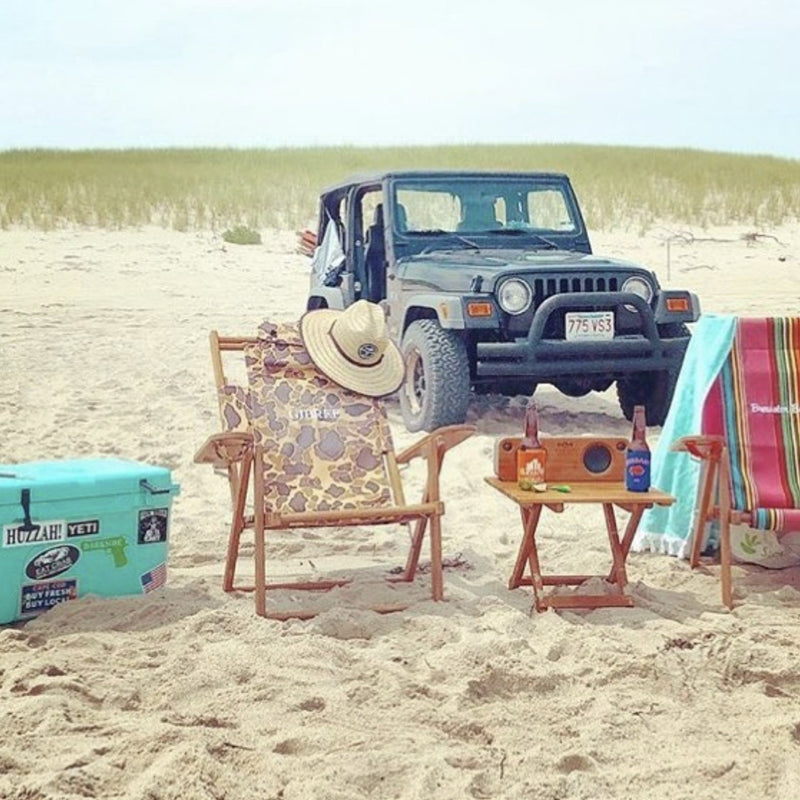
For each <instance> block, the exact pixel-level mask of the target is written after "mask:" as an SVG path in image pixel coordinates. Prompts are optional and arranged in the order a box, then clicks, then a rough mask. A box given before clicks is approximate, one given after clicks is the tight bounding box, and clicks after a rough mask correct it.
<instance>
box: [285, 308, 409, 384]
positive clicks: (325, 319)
mask: <svg viewBox="0 0 800 800" xmlns="http://www.w3.org/2000/svg"><path fill="white" fill-rule="evenodd" d="M342 313H343V312H342V311H339V310H338V309H334V308H319V309H315V310H314V311H308V312H306V313H305V314H303V316H302V317H301V318H300V337H301V338H302V340H303V344H304V345H305V348H306V350H307V351H308V355H309V357H310V358H311V360H312V361H313V362H314V365H315V366H316V367H317V368H318V369H319V370H320V371H321V372H323V373H325V375H327V376H328V377H329V378H330V379H331V380H332V381H334V382H335V383H338V384H339V386H344V388H345V389H349V390H350V391H351V392H356V393H358V394H363V395H366V396H367V397H386V396H387V395H390V394H394V393H395V392H396V391H397V390H398V389H399V388H400V386H401V385H402V383H403V378H404V377H405V364H404V363H403V356H402V355H401V353H400V350H399V349H398V348H397V346H396V345H395V344H394V342H391V341H390V342H388V343H387V346H386V349H385V350H384V351H383V358H381V360H380V361H379V362H378V363H377V364H375V365H373V366H371V367H366V366H361V365H359V364H353V363H352V362H350V361H348V360H347V359H345V358H344V356H343V355H342V354H341V353H340V352H339V350H338V349H337V347H336V345H335V343H334V341H333V339H332V338H331V336H330V329H331V325H332V324H333V323H334V322H335V321H336V319H337V318H338V317H340V316H341V315H342Z"/></svg>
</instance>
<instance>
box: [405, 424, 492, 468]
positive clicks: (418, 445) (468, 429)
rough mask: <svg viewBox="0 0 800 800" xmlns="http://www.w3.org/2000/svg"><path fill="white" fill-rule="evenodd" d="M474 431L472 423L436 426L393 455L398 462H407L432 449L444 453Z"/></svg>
mask: <svg viewBox="0 0 800 800" xmlns="http://www.w3.org/2000/svg"><path fill="white" fill-rule="evenodd" d="M475 431H476V428H475V426H474V425H446V426H445V427H443V428H437V429H436V430H435V431H432V432H431V433H429V434H428V435H427V436H424V437H423V438H422V439H420V440H419V441H418V442H414V444H412V445H410V446H409V447H407V448H406V449H405V450H403V451H402V452H401V453H398V454H397V455H396V456H395V460H396V461H397V463H398V464H407V463H408V462H409V461H411V460H412V459H414V458H418V457H420V456H422V457H424V458H427V457H428V455H429V454H430V453H431V452H432V451H433V452H435V451H436V450H438V451H439V453H440V454H441V455H444V453H446V452H447V451H448V450H449V449H450V448H451V447H455V446H456V445H457V444H461V442H463V441H465V440H466V439H469V437H470V436H472V435H473V434H474V433H475Z"/></svg>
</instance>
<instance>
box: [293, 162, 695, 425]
mask: <svg viewBox="0 0 800 800" xmlns="http://www.w3.org/2000/svg"><path fill="white" fill-rule="evenodd" d="M310 239H311V242H312V243H314V244H316V243H318V247H316V249H315V250H314V251H313V260H312V272H311V290H310V296H309V299H308V308H309V309H313V308H324V307H329V308H345V307H346V306H348V305H350V304H351V303H353V302H354V301H355V300H358V299H359V298H366V299H368V300H371V301H374V302H376V303H381V304H382V305H384V307H385V310H386V313H387V321H388V325H389V330H390V331H391V334H392V336H393V338H394V339H395V340H396V341H397V343H398V344H399V345H400V348H401V350H402V352H403V354H404V356H405V360H406V381H405V384H404V385H403V386H402V387H401V389H400V393H399V394H400V405H401V409H402V413H403V419H404V421H405V423H406V425H407V427H408V428H409V430H412V431H417V430H432V429H434V428H436V427H438V426H440V425H447V424H452V423H459V422H463V421H464V417H465V415H466V410H467V404H468V401H469V393H470V389H472V390H473V391H475V392H479V393H480V392H500V393H504V394H527V395H530V394H533V392H534V391H535V389H536V385H537V384H538V383H551V384H553V385H554V386H555V387H556V388H557V389H559V390H560V391H561V392H563V393H564V394H567V395H570V396H571V397H579V396H581V395H584V394H587V393H588V392H590V391H604V390H605V389H607V388H608V387H609V386H610V385H611V384H612V383H613V382H615V381H616V384H617V395H618V397H619V404H620V406H621V408H622V411H623V413H624V414H625V417H626V418H628V419H631V416H632V413H633V407H634V405H637V404H644V405H645V406H646V408H647V421H648V423H649V424H651V425H661V424H663V422H664V418H665V417H666V414H667V410H668V409H669V404H670V401H671V399H672V392H673V389H674V386H675V381H676V378H677V375H678V371H679V369H680V365H681V361H682V360H683V354H684V351H685V350H686V346H687V344H688V342H689V335H690V334H689V330H688V328H687V327H686V323H688V322H694V321H695V320H697V318H698V317H699V315H700V305H699V303H698V300H697V298H696V297H695V296H694V295H693V294H691V293H690V292H687V291H677V290H669V291H668V290H664V289H662V288H661V287H660V286H659V283H658V280H657V278H656V276H655V274H654V273H653V272H652V271H651V270H648V269H645V268H643V267H639V266H636V265H635V264H629V263H626V262H623V261H617V260H613V259H608V258H601V257H597V256H593V255H592V248H591V245H590V244H589V237H588V234H587V231H586V226H585V224H584V221H583V217H582V216H581V212H580V208H579V207H578V203H577V200H576V198H575V194H574V192H573V190H572V186H571V185H570V182H569V179H568V178H567V176H566V175H561V174H555V173H539V172H537V173H512V172H493V173H486V172H436V171H434V172H423V171H404V172H387V173H383V174H378V175H369V176H359V177H355V178H353V179H351V180H348V181H345V182H343V183H341V184H339V185H337V186H333V187H331V188H329V189H326V190H325V191H324V192H323V194H322V196H321V202H320V211H319V225H318V229H317V232H316V238H314V237H313V236H311V237H310ZM306 246H307V251H308V252H309V253H310V252H311V251H310V249H309V248H308V238H307V239H306Z"/></svg>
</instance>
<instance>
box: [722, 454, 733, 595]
mask: <svg viewBox="0 0 800 800" xmlns="http://www.w3.org/2000/svg"><path fill="white" fill-rule="evenodd" d="M719 498H720V502H719V554H720V580H721V583H722V602H723V603H724V604H725V605H726V606H727V607H728V608H729V609H732V608H733V584H732V577H731V484H730V468H729V466H728V453H727V451H725V452H723V458H722V461H721V463H720V469H719Z"/></svg>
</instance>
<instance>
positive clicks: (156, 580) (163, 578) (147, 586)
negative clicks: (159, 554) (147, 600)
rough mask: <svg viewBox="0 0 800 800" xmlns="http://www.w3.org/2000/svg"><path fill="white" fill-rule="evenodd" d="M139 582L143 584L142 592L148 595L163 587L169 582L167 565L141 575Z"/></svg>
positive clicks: (161, 565) (160, 565)
mask: <svg viewBox="0 0 800 800" xmlns="http://www.w3.org/2000/svg"><path fill="white" fill-rule="evenodd" d="M139 580H141V582H142V591H143V592H144V593H145V594H147V593H148V592H152V591H154V590H156V589H158V588H159V586H163V585H164V584H165V583H166V582H167V565H166V564H159V565H158V566H157V567H153V569H151V570H150V571H149V572H145V573H144V575H141V576H140V578H139Z"/></svg>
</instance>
